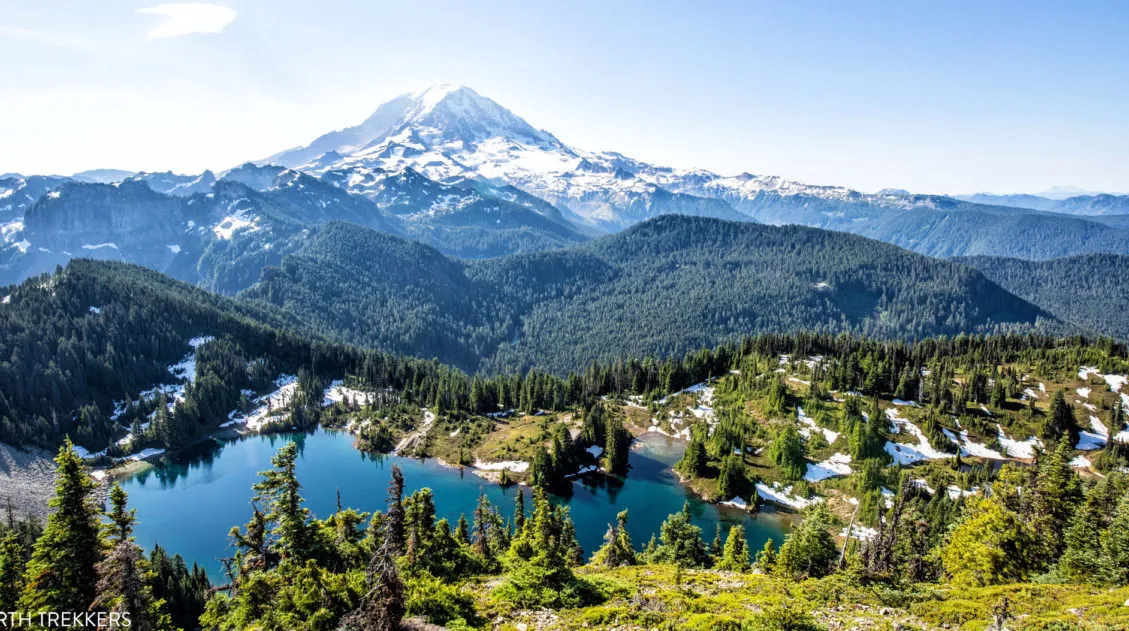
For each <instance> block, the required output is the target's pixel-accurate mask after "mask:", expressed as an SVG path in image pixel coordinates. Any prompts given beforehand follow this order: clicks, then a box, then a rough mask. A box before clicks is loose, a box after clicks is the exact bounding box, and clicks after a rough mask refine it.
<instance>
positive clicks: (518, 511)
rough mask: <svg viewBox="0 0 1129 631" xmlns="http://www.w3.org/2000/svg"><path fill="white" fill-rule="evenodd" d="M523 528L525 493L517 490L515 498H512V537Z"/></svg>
mask: <svg viewBox="0 0 1129 631" xmlns="http://www.w3.org/2000/svg"><path fill="white" fill-rule="evenodd" d="M523 528H525V491H523V490H521V489H520V488H519V489H518V490H517V497H515V498H514V536H515V537H516V536H517V534H518V533H520V532H521V531H522V529H523Z"/></svg>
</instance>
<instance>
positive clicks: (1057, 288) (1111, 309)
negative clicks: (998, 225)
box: [958, 254, 1129, 339]
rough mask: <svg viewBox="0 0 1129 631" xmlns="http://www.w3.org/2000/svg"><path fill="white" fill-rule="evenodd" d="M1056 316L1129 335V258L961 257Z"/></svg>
mask: <svg viewBox="0 0 1129 631" xmlns="http://www.w3.org/2000/svg"><path fill="white" fill-rule="evenodd" d="M958 260H959V261H960V262H962V263H965V264H966V265H969V266H971V267H974V268H976V269H978V270H980V271H981V272H982V273H983V274H984V275H985V276H987V277H988V278H990V279H992V280H993V281H994V282H996V283H998V284H1000V285H1001V286H1002V287H1004V288H1006V289H1007V290H1008V291H1010V292H1012V293H1014V294H1015V295H1017V296H1020V297H1021V298H1023V299H1024V300H1029V301H1031V302H1033V303H1035V304H1038V305H1040V306H1041V307H1043V308H1044V309H1046V310H1047V311H1049V312H1050V313H1053V314H1054V315H1055V317H1057V318H1059V319H1061V320H1063V321H1066V322H1071V323H1073V324H1075V325H1077V326H1078V327H1080V328H1082V329H1086V330H1089V331H1091V332H1099V331H1100V332H1102V333H1104V334H1107V335H1113V336H1116V337H1119V338H1122V339H1126V338H1129V318H1127V317H1126V315H1125V314H1127V313H1129V256H1123V255H1117V254H1088V255H1084V256H1071V257H1066V258H1059V259H1053V260H1050V261H1025V260H1021V259H1012V258H1002V257H992V256H976V257H969V258H963V259H958Z"/></svg>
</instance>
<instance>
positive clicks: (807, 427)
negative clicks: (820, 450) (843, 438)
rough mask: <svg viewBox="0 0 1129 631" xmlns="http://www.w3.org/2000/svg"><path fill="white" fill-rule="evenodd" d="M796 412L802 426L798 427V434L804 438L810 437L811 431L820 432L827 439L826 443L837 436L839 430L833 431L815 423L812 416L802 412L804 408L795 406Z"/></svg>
mask: <svg viewBox="0 0 1129 631" xmlns="http://www.w3.org/2000/svg"><path fill="white" fill-rule="evenodd" d="M796 414H797V416H798V417H799V420H800V425H802V426H803V427H801V428H800V434H801V435H802V436H803V437H804V438H811V434H812V432H822V433H823V437H824V438H825V439H826V440H827V444H828V445H830V444H831V443H833V442H835V441H836V440H837V439H838V438H839V432H833V431H831V430H829V429H826V428H823V427H820V426H819V425H817V424H816V422H815V420H814V419H813V418H811V417H810V416H808V415H807V414H804V408H802V407H798V406H797V407H796Z"/></svg>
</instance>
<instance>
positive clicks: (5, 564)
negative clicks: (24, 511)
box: [0, 509, 27, 611]
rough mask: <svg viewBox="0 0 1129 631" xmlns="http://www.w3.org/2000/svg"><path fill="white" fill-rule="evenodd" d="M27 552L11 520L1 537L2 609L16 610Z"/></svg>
mask: <svg viewBox="0 0 1129 631" xmlns="http://www.w3.org/2000/svg"><path fill="white" fill-rule="evenodd" d="M9 510H11V509H9ZM26 554H27V551H26V550H25V549H24V545H23V542H22V541H20V533H19V532H17V531H16V529H15V528H14V527H13V526H12V524H11V523H10V520H9V525H8V529H7V530H6V531H5V532H4V537H3V538H0V611H15V610H16V602H17V601H18V600H19V597H20V591H21V590H22V589H23V573H24V568H25V567H26V565H27V564H26V561H25V556H26Z"/></svg>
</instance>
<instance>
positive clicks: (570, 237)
mask: <svg viewBox="0 0 1129 631" xmlns="http://www.w3.org/2000/svg"><path fill="white" fill-rule="evenodd" d="M92 180H99V181H105V182H108V183H104V182H103V183H99V182H93V181H92ZM1046 201H1047V202H1048V203H1049V204H1053V206H1048V207H1047V208H1046V209H1045V210H1040V209H1028V208H1016V207H1012V206H1018V205H1020V204H1018V203H1015V200H998V199H989V198H984V199H975V200H967V199H958V198H955V197H948V196H942V195H919V194H913V193H909V192H907V191H904V190H898V189H887V190H883V191H880V192H878V193H873V194H871V193H863V192H859V191H855V190H851V189H849V188H845V187H841V186H814V185H808V184H804V183H801V182H796V181H793V180H788V179H785V178H781V177H777V176H770V175H753V174H748V173H743V174H739V175H719V174H716V173H712V172H709V171H705V170H700V169H674V168H669V167H663V166H657V165H653V164H649V163H646V162H643V161H640V160H635V159H632V158H630V157H627V156H625V155H622V154H620V153H615V152H610V151H609V152H590V151H585V150H582V149H578V148H576V147H572V146H569V145H567V144H565V143H564V142H562V141H561V140H559V139H558V138H557V137H556V136H554V135H553V134H551V133H549V132H547V131H544V130H540V129H537V128H535V127H534V126H532V125H530V124H529V123H527V122H526V121H525V120H523V119H522V118H521V117H519V116H517V115H516V114H514V113H513V112H510V111H509V110H507V109H506V108H504V107H502V106H501V105H499V104H498V103H495V102H494V101H492V100H490V99H488V98H486V97H484V96H481V95H479V94H478V93H476V92H475V91H474V90H471V89H470V88H465V87H459V86H451V85H439V86H435V87H432V88H429V89H427V90H424V91H422V92H419V93H415V94H408V95H404V96H401V97H397V98H395V99H393V100H391V101H389V102H388V103H385V104H384V105H381V106H380V107H378V108H377V109H376V111H375V112H374V113H373V115H372V116H370V117H369V118H368V119H366V120H365V121H363V122H362V123H361V124H359V125H356V126H354V127H350V128H347V129H343V130H340V131H335V132H332V133H329V134H325V135H323V136H321V137H319V138H317V139H315V140H314V141H313V142H311V143H310V144H309V145H307V146H305V147H298V148H295V149H290V150H288V151H284V152H282V153H279V154H276V155H274V156H271V157H270V158H267V159H265V160H261V161H259V162H257V163H247V164H244V165H242V166H239V167H236V168H234V169H231V170H229V171H226V172H220V173H212V172H211V171H205V172H203V173H200V174H191V175H178V174H174V173H168V172H165V173H127V172H121V171H114V170H95V171H90V172H85V173H83V174H78V175H76V176H72V177H69V178H67V177H54V176H22V175H15V174H8V175H4V176H0V283H4V282H15V281H19V280H22V279H23V278H26V277H27V276H28V275H31V274H36V273H40V272H43V271H48V270H51V269H54V267H55V266H56V265H58V264H61V263H65V262H66V260H68V259H69V258H71V257H74V256H96V257H101V258H105V257H111V258H119V259H121V260H125V261H130V262H136V263H141V264H143V265H147V266H150V267H154V268H155V269H159V270H162V271H166V272H168V273H170V274H173V275H175V276H177V277H178V278H182V279H186V280H192V281H193V282H198V283H200V284H202V285H205V286H207V287H210V288H213V289H220V290H222V291H237V290H239V289H241V288H244V287H247V286H248V285H250V284H252V283H254V282H255V281H256V280H257V275H258V273H259V270H261V269H262V267H263V266H264V265H275V264H278V263H279V262H280V261H281V256H282V255H283V254H284V253H286V252H290V251H296V248H297V245H296V244H297V240H300V239H301V238H303V237H302V235H303V234H305V232H306V231H307V230H308V229H309V228H311V227H313V226H315V225H319V224H323V223H327V222H333V221H345V222H350V223H354V224H359V225H363V226H367V227H370V228H374V229H376V230H379V231H383V232H389V233H393V234H398V235H403V236H406V237H408V238H411V239H415V240H418V241H422V242H424V243H427V244H429V245H432V246H434V247H436V248H437V249H439V250H440V251H441V252H442V253H444V254H447V255H453V256H457V257H462V258H485V257H495V256H503V255H506V254H512V253H519V252H531V251H539V250H546V249H552V248H558V247H564V246H568V245H570V244H573V243H576V242H579V241H582V240H584V239H586V238H589V237H592V236H595V235H598V234H600V233H603V232H610V231H617V230H621V229H623V228H625V227H628V226H631V225H633V224H635V223H638V222H641V221H644V220H646V219H649V218H652V217H656V216H659V215H665V214H683V215H697V216H706V217H715V218H724V219H730V220H740V221H756V222H762V223H768V224H801V225H806V226H812V227H818V228H825V229H831V230H842V231H847V232H853V233H856V234H861V235H864V236H867V237H871V238H874V239H878V240H881V241H887V242H889V243H894V244H896V245H899V246H902V247H905V248H908V249H912V250H916V251H918V252H921V253H924V254H928V255H932V256H970V255H980V254H988V255H995V256H1012V257H1018V258H1027V259H1046V258H1053V257H1059V256H1067V255H1074V254H1085V253H1090V252H1112V253H1120V254H1129V221H1126V219H1129V215H1125V214H1120V213H1122V212H1123V209H1125V208H1127V206H1126V202H1125V198H1122V197H1117V196H1110V195H1098V196H1081V197H1072V198H1069V199H1066V200H1061V201H1055V200H1046ZM978 202H979V203H978ZM1048 210H1049V211H1051V212H1047V211H1048Z"/></svg>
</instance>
